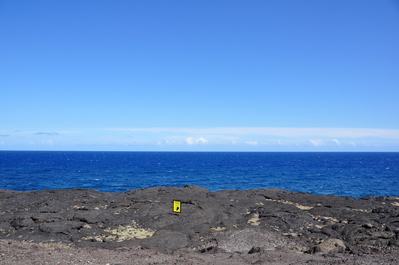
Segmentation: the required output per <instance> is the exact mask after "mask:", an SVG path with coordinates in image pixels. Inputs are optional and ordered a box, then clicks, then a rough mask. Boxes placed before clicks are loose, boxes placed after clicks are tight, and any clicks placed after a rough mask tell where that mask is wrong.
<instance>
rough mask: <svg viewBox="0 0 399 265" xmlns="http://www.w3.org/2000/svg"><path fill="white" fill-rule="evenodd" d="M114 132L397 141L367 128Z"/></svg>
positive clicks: (397, 134) (390, 132) (397, 135)
mask: <svg viewBox="0 0 399 265" xmlns="http://www.w3.org/2000/svg"><path fill="white" fill-rule="evenodd" d="M104 130H105V131H114V132H148V133H185V134H196V135H200V134H202V135H205V134H216V135H221V134H225V135H262V136H277V137H296V138H297V137H315V136H316V137H330V138H363V137H373V138H382V139H399V130H397V129H368V128H295V127H294V128H289V127H287V128H284V127H276V128H273V127H219V128H168V127H159V128H158V127H153V128H108V129H104Z"/></svg>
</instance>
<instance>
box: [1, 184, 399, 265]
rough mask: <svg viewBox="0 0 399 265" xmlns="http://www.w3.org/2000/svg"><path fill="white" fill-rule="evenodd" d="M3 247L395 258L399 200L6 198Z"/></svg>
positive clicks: (250, 195) (182, 193) (184, 193)
mask: <svg viewBox="0 0 399 265" xmlns="http://www.w3.org/2000/svg"><path fill="white" fill-rule="evenodd" d="M174 200H179V201H181V213H174V212H173V201H174ZM0 239H2V240H16V241H20V242H31V243H41V244H48V245H52V246H54V245H63V246H69V247H73V248H80V249H83V248H90V249H92V248H95V249H104V250H107V251H108V250H109V251H111V250H116V249H123V248H140V249H142V250H143V251H144V250H145V249H148V250H151V251H157V252H159V253H166V254H167V253H177V252H179V253H197V254H202V255H203V254H214V253H235V254H236V255H241V254H242V255H254V254H257V253H258V254H259V255H261V254H262V253H266V252H269V253H270V251H273V252H276V251H277V252H278V251H280V252H281V253H287V252H290V253H295V255H297V254H298V253H305V254H306V255H308V256H307V257H316V256H319V255H320V254H323V255H325V256H326V257H328V256H331V257H334V255H335V256H337V255H338V256H337V257H341V258H342V257H343V256H345V255H346V256H348V255H351V256H364V255H383V254H384V255H389V253H392V251H394V252H395V253H396V251H397V250H398V246H399V197H394V196H385V197H365V198H361V199H354V198H349V197H337V196H333V195H323V196H321V195H312V194H306V193H298V192H291V191H285V190H278V189H254V190H246V191H241V190H223V191H217V192H210V191H209V190H207V189H206V188H203V187H198V186H186V187H184V188H183V187H154V188H145V189H140V190H131V191H127V192H125V193H106V192H99V191H95V190H85V189H73V190H62V189H61V190H44V191H27V192H21V191H11V190H0ZM10 242H13V241H10ZM187 255H189V254H187ZM293 255H294V254H293ZM261 264H262V263H261ZM278 264H283V263H278ZM392 264H393V263H392Z"/></svg>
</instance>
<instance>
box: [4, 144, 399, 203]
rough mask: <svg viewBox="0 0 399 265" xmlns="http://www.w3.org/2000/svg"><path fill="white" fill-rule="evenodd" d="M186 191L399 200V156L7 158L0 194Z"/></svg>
mask: <svg viewBox="0 0 399 265" xmlns="http://www.w3.org/2000/svg"><path fill="white" fill-rule="evenodd" d="M184 185H199V186H203V187H206V188H208V189H210V190H212V191H216V190H223V189H239V190H246V189H254V188H279V189H285V190H291V191H299V192H307V193H313V194H323V195H325V194H334V195H338V196H350V197H354V198H360V197H364V196H370V195H372V196H386V195H394V196H399V153H313V152H306V153H298V152H292V153H290V152H281V153H279V152H275V153H274V152H71V151H69V152H63V151H0V189H11V190H22V191H27V190H44V189H60V188H65V189H71V188H87V189H89V188H90V189H96V190H100V191H108V192H124V191H127V190H131V189H140V188H146V187H154V186H184Z"/></svg>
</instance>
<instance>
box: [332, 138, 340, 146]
mask: <svg viewBox="0 0 399 265" xmlns="http://www.w3.org/2000/svg"><path fill="white" fill-rule="evenodd" d="M332 141H333V142H334V143H335V144H336V145H341V142H340V141H338V140H337V139H332Z"/></svg>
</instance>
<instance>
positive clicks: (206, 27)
mask: <svg viewBox="0 0 399 265" xmlns="http://www.w3.org/2000/svg"><path fill="white" fill-rule="evenodd" d="M0 150H131V151H142V150H155V151H156V150H159V151H166V150H169V151H180V150H188V151H202V150H211V151H399V2H398V1H396V0H391V1H390V0H381V1H375V0H351V1H346V0H330V1H329V0H326V1H320V0H314V1H311V0H303V1H296V0H292V1H291V0H281V1H271V0H270V1H267V0H261V1H232V0H228V1H171V0H168V1H117V0H116V1H99V0H91V1H90V0H85V1H80V0H79V1H73V0H72V1H71V0H68V1H66V0H65V1H63V0H60V1H50V0H48V1H20V0H0Z"/></svg>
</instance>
